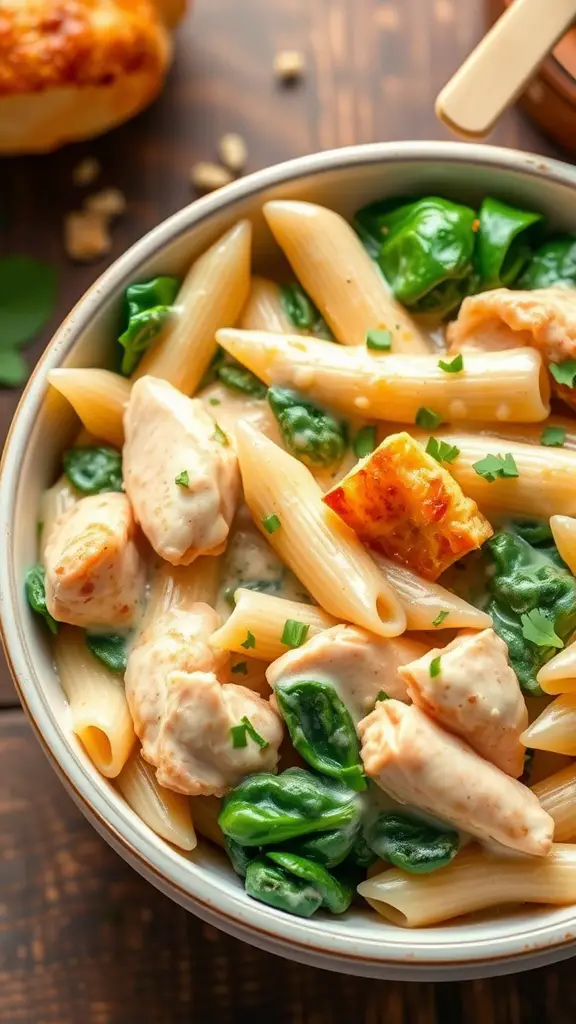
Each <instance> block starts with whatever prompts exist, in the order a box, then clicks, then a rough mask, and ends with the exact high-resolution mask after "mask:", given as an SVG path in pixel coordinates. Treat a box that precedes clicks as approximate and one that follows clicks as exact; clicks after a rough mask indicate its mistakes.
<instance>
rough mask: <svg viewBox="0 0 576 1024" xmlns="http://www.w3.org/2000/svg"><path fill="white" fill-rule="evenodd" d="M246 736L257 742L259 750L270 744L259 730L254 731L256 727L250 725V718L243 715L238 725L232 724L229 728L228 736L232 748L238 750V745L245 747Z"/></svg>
mask: <svg viewBox="0 0 576 1024" xmlns="http://www.w3.org/2000/svg"><path fill="white" fill-rule="evenodd" d="M248 736H249V737H250V739H251V740H253V741H254V743H257V744H258V746H259V747H260V749H261V750H265V749H266V747H269V746H270V744H269V742H268V740H265V739H264V737H263V736H261V735H260V733H259V732H256V729H255V728H254V726H253V725H252V722H251V721H250V719H249V718H246V715H244V717H243V718H241V719H240V725H233V726H232V728H231V729H230V738H231V740H232V746H233V747H234V749H235V750H238V749H239V748H240V747H247V746H248Z"/></svg>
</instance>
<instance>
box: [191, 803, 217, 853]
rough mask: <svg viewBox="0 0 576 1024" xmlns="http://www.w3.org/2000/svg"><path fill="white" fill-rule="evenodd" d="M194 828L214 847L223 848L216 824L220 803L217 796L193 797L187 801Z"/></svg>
mask: <svg viewBox="0 0 576 1024" xmlns="http://www.w3.org/2000/svg"><path fill="white" fill-rule="evenodd" d="M189 803H190V810H191V812H192V820H193V822H194V828H195V829H196V831H197V832H199V833H200V835H201V836H203V837H204V839H209V840H210V842H211V843H215V844H216V846H222V847H223V846H224V836H223V834H222V829H221V828H220V826H219V824H218V816H219V814H220V811H221V810H222V801H221V800H220V799H219V798H218V797H217V796H193V797H191V799H190V800H189Z"/></svg>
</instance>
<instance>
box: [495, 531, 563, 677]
mask: <svg viewBox="0 0 576 1024" xmlns="http://www.w3.org/2000/svg"><path fill="white" fill-rule="evenodd" d="M484 549H485V550H486V552H487V553H488V554H489V555H490V557H491V558H492V560H493V562H494V575H493V576H492V578H491V580H490V582H489V590H490V594H491V598H490V601H489V603H488V606H487V608H486V611H487V612H488V614H489V615H491V616H492V619H493V623H494V629H495V630H496V632H497V633H498V635H499V636H500V637H501V638H502V639H503V640H504V641H505V643H506V644H507V645H508V653H509V657H510V663H511V665H512V668H513V669H514V671H515V672H516V675H517V676H518V680H519V682H520V686H521V687H522V689H523V690H524V692H525V693H526V694H528V695H529V696H538V695H540V694H541V692H542V691H541V689H540V687H539V685H538V682H537V680H536V676H537V673H538V672H539V670H540V669H541V668H542V666H543V665H544V664H545V663H546V662H547V661H549V660H550V658H551V657H552V656H553V655H554V654H555V653H556V648H555V647H554V645H550V646H541V645H540V644H537V643H534V642H533V641H531V640H530V639H528V638H527V637H526V635H525V621H524V622H523V617H525V616H526V615H529V613H530V612H533V611H538V612H540V614H541V615H543V616H545V617H546V618H547V619H549V621H550V623H551V624H552V626H553V627H554V630H555V632H556V634H557V635H558V637H560V639H561V640H563V641H566V640H567V639H568V637H569V636H570V634H571V633H572V632H573V631H574V629H576V579H574V576H573V575H572V573H571V572H569V570H568V569H567V568H566V567H565V566H564V564H563V563H562V562H561V559H560V556H559V555H558V551H557V549H556V547H555V545H553V544H551V543H549V544H548V545H547V546H545V545H542V546H541V547H535V546H533V545H531V544H529V543H528V542H527V541H526V540H524V539H523V538H522V537H520V536H517V535H516V534H513V533H505V532H501V533H498V534H496V536H494V537H492V538H491V539H490V540H489V541H487V542H486V544H485V545H484Z"/></svg>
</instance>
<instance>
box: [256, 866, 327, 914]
mask: <svg viewBox="0 0 576 1024" xmlns="http://www.w3.org/2000/svg"><path fill="white" fill-rule="evenodd" d="M244 886H245V889H246V892H247V893H248V895H249V896H251V897H252V899H254V900H258V902H259V903H266V904H267V905H268V906H269V907H275V908H276V910H285V911H286V912H287V913H288V914H295V915H296V917H312V914H315V913H316V911H317V910H318V908H319V907H321V906H322V900H323V896H322V893H321V892H320V890H319V889H317V888H316V887H315V886H314V885H311V884H310V882H308V881H306V880H304V879H300V878H296V877H295V876H294V875H289V874H288V873H287V872H286V871H282V868H279V867H277V866H276V865H275V864H272V863H271V862H270V861H269V860H266V859H264V858H263V857H259V858H257V859H256V860H253V861H251V863H250V864H249V865H248V867H247V871H246V878H245V882H244Z"/></svg>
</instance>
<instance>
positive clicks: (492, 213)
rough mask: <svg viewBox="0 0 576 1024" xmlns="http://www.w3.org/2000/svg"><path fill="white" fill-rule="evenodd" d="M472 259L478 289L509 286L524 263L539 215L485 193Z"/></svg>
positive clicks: (539, 220) (519, 272)
mask: <svg viewBox="0 0 576 1024" xmlns="http://www.w3.org/2000/svg"><path fill="white" fill-rule="evenodd" d="M479 219H480V226H479V228H478V234H477V239H476V255H475V262H476V267H477V270H478V273H479V275H480V290H481V291H487V290H488V289H489V288H501V287H503V286H506V287H508V288H509V287H511V286H512V285H513V284H514V282H515V281H516V279H517V277H518V276H519V275H520V274H521V272H522V270H523V269H524V267H525V266H526V264H527V263H528V261H529V259H530V256H531V252H532V247H531V242H532V240H533V238H534V231H535V228H536V225H538V224H540V223H541V221H542V214H540V213H532V212H531V211H529V210H519V209H517V208H516V207H514V206H509V205H508V204H507V203H502V202H501V201H500V200H499V199H493V198H492V197H491V196H487V197H486V199H484V201H483V203H482V206H481V207H480V215H479Z"/></svg>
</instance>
